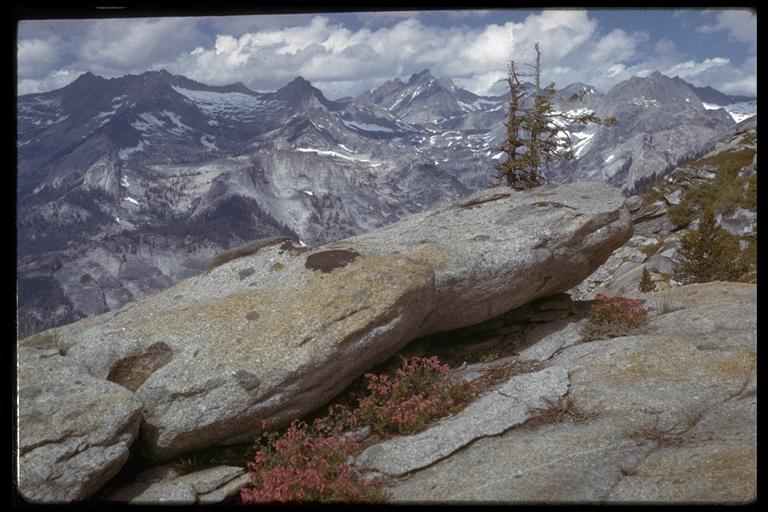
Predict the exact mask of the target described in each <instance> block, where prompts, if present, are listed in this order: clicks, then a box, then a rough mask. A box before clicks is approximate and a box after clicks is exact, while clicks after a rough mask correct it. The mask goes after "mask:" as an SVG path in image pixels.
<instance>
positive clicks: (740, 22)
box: [696, 9, 757, 50]
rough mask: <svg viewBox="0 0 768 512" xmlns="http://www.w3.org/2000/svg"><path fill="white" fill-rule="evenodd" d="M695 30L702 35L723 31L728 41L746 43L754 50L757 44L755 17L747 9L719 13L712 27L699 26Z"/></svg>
mask: <svg viewBox="0 0 768 512" xmlns="http://www.w3.org/2000/svg"><path fill="white" fill-rule="evenodd" d="M696 30H697V31H698V32H701V33H703V34H711V33H714V32H720V31H725V32H726V33H727V34H728V37H729V38H730V39H732V40H734V41H738V42H741V43H747V44H749V45H750V48H751V49H752V50H754V49H755V45H756V43H757V16H756V15H755V13H754V12H753V11H750V10H749V9H731V10H726V11H720V12H719V13H718V14H717V16H716V17H715V24H714V25H701V26H699V27H697V28H696Z"/></svg>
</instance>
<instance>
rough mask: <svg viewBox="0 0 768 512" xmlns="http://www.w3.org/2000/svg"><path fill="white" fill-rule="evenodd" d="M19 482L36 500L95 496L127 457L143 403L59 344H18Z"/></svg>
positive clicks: (23, 492) (26, 495) (30, 498)
mask: <svg viewBox="0 0 768 512" xmlns="http://www.w3.org/2000/svg"><path fill="white" fill-rule="evenodd" d="M18 379H19V380H18V385H19V388H18V399H19V409H18V411H19V417H18V422H19V423H18V436H19V437H18V439H19V443H18V457H19V458H18V464H19V466H18V467H19V473H18V487H19V492H20V493H21V495H22V496H23V497H24V499H26V500H28V501H31V502H35V503H51V502H69V501H73V500H83V499H85V498H88V497H89V496H90V495H92V494H93V493H94V492H96V491H97V490H98V489H99V487H101V486H102V485H103V484H104V483H106V482H107V481H108V480H109V479H110V478H112V477H113V476H114V475H115V474H116V473H117V472H118V471H119V470H120V468H121V467H122V466H123V464H124V463H125V461H126V460H127V459H128V448H129V446H130V445H131V443H132V442H133V440H134V438H135V437H136V435H137V433H138V430H139V422H140V419H141V404H140V403H139V401H138V400H136V399H135V398H134V397H133V396H132V395H131V393H130V392H129V391H127V390H126V389H125V388H123V387H121V386H118V385H117V384H113V383H111V382H107V381H105V380H101V379H96V378H94V377H92V376H91V375H90V374H89V373H88V370H87V369H86V368H85V366H83V365H82V364H81V363H80V362H78V361H77V360H74V359H72V358H69V357H62V356H60V355H59V353H58V351H57V350H50V351H40V350H36V349H33V348H27V347H20V348H19V352H18Z"/></svg>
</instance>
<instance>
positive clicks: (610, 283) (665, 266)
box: [572, 118, 757, 298]
mask: <svg viewBox="0 0 768 512" xmlns="http://www.w3.org/2000/svg"><path fill="white" fill-rule="evenodd" d="M711 145H712V147H713V149H712V150H711V151H709V152H708V153H706V154H704V155H702V156H701V157H699V158H695V159H691V160H689V161H687V162H685V163H683V164H682V165H680V166H679V167H676V168H675V169H674V170H672V172H670V173H669V175H668V176H667V177H666V178H665V179H664V181H662V182H660V183H658V184H656V185H654V186H653V187H651V188H650V189H649V190H648V191H646V192H645V193H644V194H643V195H642V196H633V197H630V198H628V199H627V202H626V205H627V208H628V209H629V210H630V212H631V213H632V223H633V226H634V229H635V231H634V235H633V236H632V238H630V240H629V241H628V242H627V243H626V244H625V245H624V246H622V247H620V248H619V249H617V250H616V251H615V252H614V253H613V254H612V255H611V256H610V257H609V258H608V260H607V261H606V262H605V263H604V264H603V265H602V266H601V267H600V268H599V269H598V270H596V271H595V272H594V273H593V274H592V275H591V276H589V277H588V278H587V279H586V280H585V281H584V282H582V283H580V284H579V286H577V287H576V288H574V290H573V291H572V293H573V294H574V297H577V298H593V297H594V296H595V295H596V294H597V293H608V294H609V295H613V294H619V295H622V294H632V293H635V292H637V286H638V283H639V282H640V278H641V276H642V272H643V269H644V268H645V269H647V270H648V271H649V273H650V275H651V279H652V280H653V282H654V284H655V286H656V287H657V289H658V290H663V289H666V288H669V287H674V286H679V284H680V283H678V282H676V281H675V280H674V279H673V274H674V272H675V270H676V269H677V268H678V266H679V264H680V254H679V250H680V239H681V237H682V236H683V235H684V234H685V233H687V232H688V231H690V230H694V229H696V228H697V220H696V219H694V218H692V217H691V219H686V220H687V222H685V223H684V225H679V224H676V222H674V218H673V217H672V216H671V215H670V211H669V209H670V208H672V207H674V206H676V205H680V204H681V203H682V202H685V201H687V198H688V197H689V196H690V195H691V191H692V190H694V189H695V188H696V187H698V186H700V185H701V184H706V183H715V180H716V179H717V178H718V175H719V174H722V175H729V173H730V174H733V175H735V176H737V177H738V178H739V179H740V180H743V182H744V188H745V191H744V195H743V197H744V198H746V199H747V200H748V199H749V190H748V187H749V180H750V179H756V173H757V119H755V118H751V119H747V120H746V121H742V122H741V123H739V124H737V125H736V126H734V127H733V128H732V129H731V130H730V131H729V132H728V133H726V134H725V135H723V136H722V137H719V138H718V139H717V140H714V141H712V142H711ZM734 171H737V172H735V173H734ZM721 179H722V183H724V184H726V185H728V184H730V183H729V181H728V180H727V179H726V178H723V177H722V176H721ZM723 188H725V187H723ZM721 192H722V191H721ZM752 194H754V192H752ZM722 208H723V209H724V211H719V212H717V216H716V221H717V224H718V226H720V227H722V228H723V229H725V230H727V231H728V232H730V233H731V234H733V235H736V236H738V237H740V238H741V240H742V242H741V244H742V249H744V250H754V245H750V244H754V243H755V242H754V241H755V240H756V237H757V211H756V203H755V204H754V205H749V204H743V205H742V204H741V202H739V201H736V202H733V203H732V204H730V203H729V204H726V205H724V206H723V207H722ZM750 247H751V248H750Z"/></svg>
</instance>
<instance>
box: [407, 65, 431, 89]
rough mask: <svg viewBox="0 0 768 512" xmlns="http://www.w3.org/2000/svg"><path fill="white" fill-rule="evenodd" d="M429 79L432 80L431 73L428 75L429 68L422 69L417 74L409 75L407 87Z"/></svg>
mask: <svg viewBox="0 0 768 512" xmlns="http://www.w3.org/2000/svg"><path fill="white" fill-rule="evenodd" d="M430 78H434V77H433V76H432V73H430V71H429V68H424V69H422V70H421V71H420V72H419V73H414V74H412V75H411V78H409V79H408V85H412V84H414V83H416V82H418V81H421V80H427V79H430Z"/></svg>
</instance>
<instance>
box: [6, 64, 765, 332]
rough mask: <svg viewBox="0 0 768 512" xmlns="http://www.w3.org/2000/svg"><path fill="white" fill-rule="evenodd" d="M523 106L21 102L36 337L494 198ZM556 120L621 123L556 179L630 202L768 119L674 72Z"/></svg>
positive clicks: (397, 89)
mask: <svg viewBox="0 0 768 512" xmlns="http://www.w3.org/2000/svg"><path fill="white" fill-rule="evenodd" d="M527 87H531V86H530V84H528V85H527ZM574 93H584V94H583V95H582V97H581V99H579V100H577V101H570V98H571V96H572V95H574ZM507 102H508V96H493V97H484V96H478V95H475V94H473V93H471V92H469V91H466V90H463V89H461V88H459V87H458V86H456V85H455V84H454V83H453V82H452V81H451V80H450V79H448V78H435V77H433V76H432V75H431V73H430V72H429V70H424V71H422V72H421V73H418V74H414V75H413V76H411V77H410V79H409V80H408V81H407V82H404V81H402V80H400V79H399V78H395V79H394V80H391V81H388V82H386V83H384V84H383V85H381V86H380V87H378V88H377V89H375V90H372V91H369V92H366V93H365V94H362V95H361V96H359V97H356V98H349V97H347V98H342V99H338V100H335V101H332V100H329V99H327V98H326V97H324V95H323V94H322V92H321V91H320V90H318V89H317V88H315V87H313V86H312V85H311V84H310V83H309V82H307V81H306V80H304V79H303V78H301V77H298V78H296V79H294V80H293V81H291V82H290V83H288V84H286V85H285V86H284V87H282V88H281V89H279V90H277V91H275V92H267V93H264V92H255V91H252V90H250V89H248V88H247V87H245V86H244V85H243V84H241V83H236V84H232V85H227V86H209V85H205V84H202V83H199V82H196V81H193V80H190V79H188V78H185V77H183V76H179V75H171V74H169V73H168V72H166V71H150V72H146V73H144V74H141V75H128V76H124V77H120V78H112V79H106V78H102V77H99V76H96V75H93V74H91V73H86V74H84V75H82V76H80V77H79V78H78V79H77V80H75V81H74V82H72V83H71V84H69V85H67V86H66V87H63V88H61V89H58V90H55V91H51V92H46V93H40V94H28V95H23V96H19V97H18V100H17V120H18V121H17V122H18V125H17V149H18V172H17V232H18V246H17V247H18V253H17V262H18V325H19V327H18V329H19V332H18V335H19V337H20V338H23V337H25V336H28V335H30V334H33V333H35V332H38V331H40V330H43V329H46V328H49V327H53V326H57V325H62V324H66V323H71V322H73V321H75V320H77V319H79V318H83V317H86V316H92V315H97V314H99V313H103V312H106V311H109V310H113V309H117V308H119V307H121V306H123V305H124V304H126V303H128V302H131V301H134V300H136V299H138V298H141V297H143V296H145V295H147V294H151V293H155V292H157V291H160V290H163V289H165V288H168V287H169V286H171V285H172V284H174V283H176V282H178V281H180V280H182V279H185V278H187V277H190V276H192V275H195V274H199V273H201V272H203V271H205V269H206V266H207V265H208V263H209V261H210V260H211V259H212V258H213V257H214V256H216V255H217V254H219V253H220V252H222V251H223V250H226V249H230V248H233V247H237V246H239V245H241V244H243V243H245V242H247V241H250V240H253V239H258V238H264V237H273V236H287V237H291V238H293V239H294V240H296V243H297V244H299V245H304V244H307V245H317V244H321V243H325V242H329V241H332V240H338V239H342V238H346V237H349V236H353V235H357V234H361V233H365V232H368V231H370V230H372V229H373V228H376V227H379V226H382V225H385V224H389V223H393V222H395V221H397V220H399V219H401V218H402V217H404V216H406V215H408V214H411V213H415V212H419V211H422V210H424V209H427V208H428V207H430V206H433V205H435V204H436V203H439V202H445V201H455V200H456V199H459V198H463V197H465V196H468V195H470V194H471V193H473V192H476V191H478V190H481V189H484V188H487V187H488V186H489V185H490V184H491V182H492V180H493V176H494V168H493V164H494V163H496V162H498V161H499V159H500V158H502V155H503V153H501V152H500V151H499V149H498V146H499V144H500V143H501V141H502V139H503V137H504V135H505V133H504V130H505V127H504V122H505V119H506V115H507V113H506V109H507ZM555 105H556V108H557V109H559V110H560V111H562V112H568V111H572V110H579V109H589V110H592V111H594V112H595V114H596V115H598V116H601V117H605V116H613V117H615V118H616V120H617V124H616V126H613V127H604V126H592V125H590V126H576V125H565V124H563V125H562V126H561V129H562V133H563V134H564V135H567V136H569V137H570V139H571V142H572V144H573V148H574V153H575V159H574V160H572V161H569V162H566V163H564V164H561V165H559V166H556V167H553V168H551V169H549V170H548V172H547V178H548V179H549V180H550V181H553V182H558V183H566V182H572V181H602V182H606V183H609V184H611V185H615V186H617V187H620V188H622V190H623V191H624V193H625V195H632V194H634V193H637V192H641V191H643V190H644V189H646V188H648V187H650V186H651V185H653V184H654V183H655V182H657V181H658V180H660V179H661V178H662V177H664V176H665V175H666V173H668V172H669V171H671V170H672V169H673V168H674V167H675V165H676V164H678V163H679V162H681V161H684V160H687V159H690V158H694V157H696V156H699V155H703V154H704V153H706V152H708V151H709V150H710V149H712V147H713V146H714V144H715V143H716V142H717V141H718V140H719V139H720V138H721V137H722V136H723V134H725V133H726V132H727V131H728V130H729V129H731V128H732V127H733V126H734V125H735V124H736V123H737V122H739V121H742V120H744V119H746V118H747V117H750V116H752V115H754V114H755V113H756V108H757V107H756V99H755V98H748V97H741V96H729V95H725V94H722V93H720V92H719V91H716V90H714V89H712V88H710V87H703V88H700V87H695V86H693V85H691V84H689V83H687V82H685V81H684V80H682V79H680V78H678V77H675V78H670V77H668V76H665V75H662V74H661V73H659V72H654V73H652V74H650V75H648V76H646V77H642V78H639V77H633V78H631V79H629V80H627V81H624V82H622V83H619V84H617V85H616V86H614V87H613V88H612V89H611V90H610V91H608V92H606V93H601V92H599V91H597V90H596V89H595V88H594V87H592V86H590V85H588V84H582V83H576V84H571V85H568V86H567V87H565V88H564V89H561V90H558V95H557V97H556V101H555Z"/></svg>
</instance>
